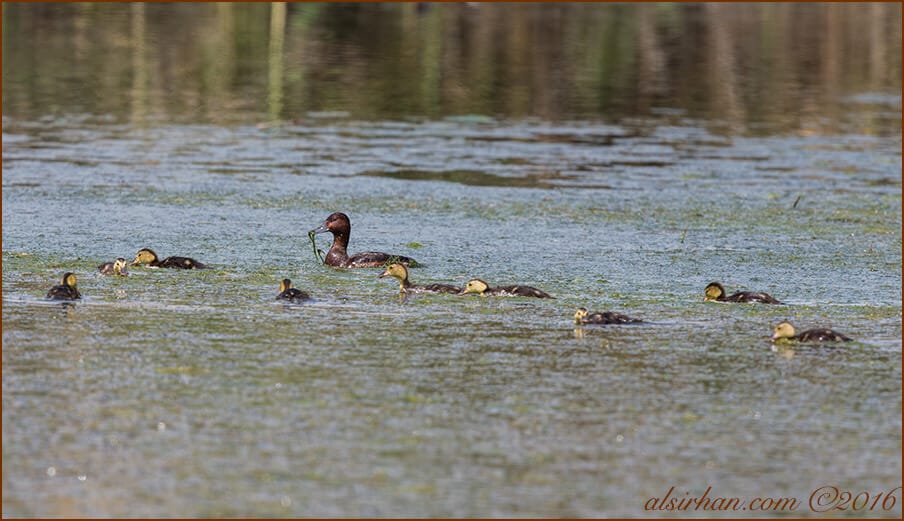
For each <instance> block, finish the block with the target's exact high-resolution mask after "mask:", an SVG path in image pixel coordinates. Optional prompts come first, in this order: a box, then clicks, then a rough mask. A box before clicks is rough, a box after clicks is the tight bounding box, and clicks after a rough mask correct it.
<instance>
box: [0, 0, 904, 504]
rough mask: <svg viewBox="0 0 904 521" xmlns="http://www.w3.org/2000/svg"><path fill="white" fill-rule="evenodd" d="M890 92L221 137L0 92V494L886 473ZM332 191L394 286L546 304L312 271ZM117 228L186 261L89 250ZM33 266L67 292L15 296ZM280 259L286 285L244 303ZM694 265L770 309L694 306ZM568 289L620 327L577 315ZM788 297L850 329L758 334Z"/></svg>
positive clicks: (760, 490) (266, 282) (481, 499)
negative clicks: (622, 317)
mask: <svg viewBox="0 0 904 521" xmlns="http://www.w3.org/2000/svg"><path fill="white" fill-rule="evenodd" d="M182 8H183V9H187V8H188V7H187V6H184V7H182ZM155 9H156V8H155ZM4 12H6V11H4ZM443 12H447V11H443ZM264 13H266V11H264ZM17 14H18V15H21V13H17ZM133 14H134V13H133ZM666 14H667V13H666ZM578 15H581V13H578ZM337 16H338V15H337ZM576 16H577V15H576ZM897 16H898V20H900V12H899V11H898V14H897ZM116 19H117V18H115V17H114V20H116ZM125 19H126V20H129V18H128V17H126V18H125ZM150 19H151V20H157V22H149V24H152V23H159V19H155V18H153V17H151V18H150ZM291 19H292V17H291V16H290V20H291ZM132 20H134V18H132ZM4 23H7V22H6V17H4ZM292 27H294V26H293V25H291V24H290V30H289V34H292V32H291V31H292V29H291V28H292ZM330 27H332V26H330ZM337 31H338V30H337ZM4 38H6V26H4ZM289 40H291V38H289ZM7 52H8V51H7V44H6V39H4V86H6V84H7V76H8V75H10V76H13V78H12V80H13V81H18V80H19V79H21V76H18V75H17V73H16V72H14V71H11V70H9V71H8V70H7V69H6V67H7V63H8V60H7ZM36 52H37V51H36ZM41 52H44V51H41ZM343 70H344V69H343ZM897 88H898V95H895V94H882V93H875V92H869V91H862V92H861V91H856V90H855V92H845V93H843V99H844V101H839V102H838V103H839V104H840V105H839V106H841V107H845V109H844V111H843V114H844V115H843V116H838V117H835V116H832V117H830V118H828V120H829V121H828V122H825V121H824V122H823V123H825V125H824V126H820V127H819V128H820V129H827V128H831V129H834V130H840V131H839V132H834V131H833V132H828V133H822V132H813V131H812V130H813V129H812V128H811V127H807V128H804V129H798V130H797V131H783V132H779V133H771V132H769V133H765V135H761V134H763V133H761V132H732V131H726V130H725V129H726V128H734V127H733V126H732V125H728V126H726V125H725V124H724V123H725V121H724V120H721V119H714V120H708V119H699V118H691V117H687V115H686V114H687V112H686V111H685V110H683V109H674V110H667V111H666V110H663V111H657V112H655V113H652V114H645V115H638V116H636V117H632V118H619V119H618V121H610V122H607V123H604V122H603V120H606V119H607V118H598V117H593V118H589V119H580V118H571V119H567V120H563V121H551V120H550V119H545V118H542V117H535V118H523V117H520V114H519V113H518V112H517V111H514V112H513V113H510V114H508V116H511V117H486V116H481V117H475V116H469V117H460V116H449V117H447V115H446V114H441V115H439V116H436V117H429V118H423V117H422V118H416V119H412V118H407V119H406V118H401V117H399V118H393V117H389V116H386V115H385V114H384V115H383V116H384V117H380V118H376V119H372V118H369V117H366V116H361V117H355V114H351V115H348V116H344V115H342V114H332V115H329V114H308V113H305V114H308V117H306V118H305V120H304V121H294V122H293V120H294V118H292V117H287V118H282V117H281V118H279V119H281V120H283V121H284V122H283V123H281V124H273V125H255V124H254V123H255V122H256V121H260V120H262V119H266V117H264V116H263V115H262V113H263V111H259V110H247V109H246V108H243V109H241V110H238V111H237V114H236V115H235V116H236V117H239V119H241V118H244V120H245V121H244V122H240V123H237V124H236V123H233V124H229V125H225V124H218V123H216V122H210V121H206V119H208V118H206V117H201V118H198V119H197V120H196V121H193V122H186V121H182V120H179V118H178V117H175V116H165V117H161V121H156V122H151V123H149V122H148V121H147V120H140V121H136V120H134V119H131V118H130V117H129V116H128V114H127V113H125V114H124V113H120V112H116V111H114V112H113V113H112V114H103V113H99V112H94V111H88V112H87V113H79V111H71V112H67V111H66V110H61V111H60V112H61V113H58V112H56V109H53V110H49V111H48V113H47V114H48V115H46V116H43V117H42V116H40V115H36V114H34V113H33V112H32V111H33V110H35V108H34V106H33V105H30V104H28V103H18V102H15V103H14V102H13V101H8V100H7V98H6V97H4V119H3V186H2V188H3V192H2V197H3V199H2V202H3V214H2V217H3V258H2V260H3V279H2V282H3V369H2V370H3V512H4V515H8V516H170V515H176V516H237V515H253V516H273V517H283V516H294V517H299V516H312V515H315V516H343V517H350V516H352V517H353V516H437V517H444V516H456V517H462V516H464V517H467V516H471V517H473V516H549V517H557V516H566V517H584V516H593V517H601V516H614V515H621V516H643V515H655V514H657V513H656V512H652V513H651V512H646V511H644V510H643V506H644V504H645V503H646V502H647V500H648V499H649V498H651V497H654V496H660V497H661V496H663V495H664V494H665V493H666V491H667V490H668V489H669V487H671V486H674V487H676V492H675V494H678V495H679V496H683V494H684V492H685V491H689V492H691V494H692V495H699V494H702V492H703V491H704V490H705V489H706V487H707V486H712V487H713V490H712V492H711V493H710V495H711V496H715V495H718V496H726V497H728V496H737V497H740V498H744V499H750V498H753V497H756V496H770V497H794V498H798V499H799V500H801V502H802V504H801V505H800V507H799V508H798V509H797V510H796V511H794V512H793V514H794V515H796V516H805V515H810V514H811V512H810V511H809V509H808V507H807V499H808V496H809V495H810V493H811V492H812V491H813V490H814V489H816V488H818V487H820V486H822V485H834V486H837V487H840V488H842V489H846V490H851V491H852V492H854V493H855V494H856V493H857V492H860V491H868V492H870V493H871V494H874V493H879V492H884V491H888V490H889V489H892V488H893V487H896V486H898V485H899V484H900V476H901V378H902V375H901V367H902V365H901V362H902V361H901V337H902V329H901V287H902V286H901V248H902V242H901V225H902V222H901V137H900V131H899V129H900V110H901V109H900V96H899V94H900V86H898V87H897ZM34 96H35V97H36V98H40V96H39V95H37V94H35V95H34ZM680 105H681V103H680V101H676V102H675V104H674V105H673V106H680ZM296 108H298V107H296ZM327 108H330V109H332V108H334V107H327ZM287 110H288V109H287ZM688 111H690V112H693V110H691V109H688ZM38 112H40V111H38ZM259 116H260V117H259ZM327 116H329V117H327ZM804 119H806V118H804ZM287 121H289V122H287ZM745 121H747V120H745ZM862 122H871V123H870V125H864V124H861V123H862ZM877 122H878V123H877ZM871 125H876V126H871ZM754 126H755V125H754ZM808 129H809V131H808ZM795 202H796V204H795ZM332 211H344V212H346V213H348V214H349V215H350V216H351V219H352V224H353V229H352V235H351V245H350V252H357V251H367V250H382V251H389V252H392V253H399V254H403V255H408V256H412V257H414V258H416V259H417V260H418V261H420V262H422V263H423V264H425V265H426V266H425V267H423V268H420V269H413V270H412V271H411V278H412V281H413V282H414V283H427V282H452V283H456V284H463V283H464V282H465V281H467V279H469V278H471V277H481V278H484V279H486V280H487V281H489V282H490V283H492V284H515V283H521V284H529V285H533V286H536V287H538V288H541V289H543V290H545V291H548V292H549V293H551V294H553V295H554V296H556V297H557V298H556V299H555V300H532V299H504V298H495V299H494V298H483V299H482V298H479V297H455V296H444V295H427V296H413V297H411V298H409V299H407V300H404V301H400V300H399V298H398V294H397V284H396V283H395V282H394V281H392V280H386V279H378V278H377V277H376V275H377V274H378V273H379V271H377V270H334V269H328V268H325V267H322V266H319V265H318V264H317V263H316V261H315V259H314V254H313V253H312V251H311V248H310V244H309V242H308V238H307V231H308V230H310V229H312V228H314V227H315V226H317V225H318V224H320V222H322V220H323V219H324V218H325V217H326V216H327V215H328V214H329V213H330V212H332ZM322 237H323V236H321V239H320V240H321V241H323V242H322V243H321V246H322V247H323V248H324V249H325V248H326V247H327V246H328V244H327V243H326V241H325V239H324V238H322ZM141 247H151V248H153V249H155V250H156V251H157V252H158V253H159V254H161V255H162V256H167V255H188V256H192V257H195V258H197V259H198V260H201V261H203V262H205V263H208V264H210V265H211V266H212V267H213V269H210V270H202V271H197V272H177V271H169V270H152V269H142V268H132V269H131V275H130V276H129V277H128V278H112V277H103V276H100V275H98V274H96V273H95V272H94V270H95V268H96V266H97V265H98V264H100V263H101V262H103V261H108V260H112V259H114V258H115V257H118V256H124V257H130V258H131V256H133V255H134V253H135V252H136V251H137V250H138V249H139V248H141ZM64 271H74V272H76V273H77V275H78V276H79V289H80V290H81V292H82V294H83V296H84V299H83V300H82V301H80V302H78V303H76V304H75V305H74V306H70V307H64V306H62V305H60V304H56V303H48V302H45V301H43V296H44V295H45V294H46V291H47V289H48V288H49V287H50V286H51V285H53V284H55V283H56V281H57V279H58V278H59V276H60V275H61V274H62V273H63V272H64ZM285 277H289V278H291V279H292V280H293V281H294V282H295V285H296V286H297V287H299V288H301V289H303V290H305V291H308V292H310V293H311V294H312V296H314V297H315V300H314V301H312V302H309V303H305V304H302V305H284V304H281V303H278V302H277V301H275V300H274V297H275V295H276V294H277V293H278V286H279V281H280V280H281V279H283V278H285ZM712 280H720V281H722V282H723V283H725V284H726V287H727V289H728V290H729V291H734V290H736V289H751V290H758V291H766V292H769V293H771V294H772V295H774V296H776V297H777V298H779V299H780V300H783V301H785V302H787V303H788V304H789V305H788V306H774V307H773V306H763V305H721V304H711V303H706V304H704V303H703V302H702V297H703V288H704V286H705V285H706V284H707V283H708V282H710V281H712ZM580 306H586V307H588V308H590V309H591V310H592V311H603V310H614V311H620V312H623V313H627V314H630V315H632V316H637V317H640V318H644V319H646V320H648V321H650V324H647V325H642V326H634V327H621V328H617V327H608V328H607V327H584V328H580V329H577V330H576V329H575V328H574V326H573V324H572V323H571V316H572V314H573V312H574V310H575V309H576V308H577V307H580ZM786 319H790V320H792V321H793V322H794V323H795V324H796V325H798V326H799V327H802V328H809V327H832V328H835V329H838V330H839V331H842V332H844V333H846V334H848V335H850V336H852V337H854V338H855V339H856V342H854V343H852V344H849V345H845V346H844V347H843V348H840V349H813V348H804V349H797V350H784V351H774V350H772V349H771V344H770V342H769V341H768V336H769V334H770V332H771V327H772V326H773V325H774V324H776V323H777V322H779V321H782V320H786ZM898 497H899V501H898V502H897V504H896V506H895V507H894V508H893V509H892V510H891V511H884V510H882V509H881V508H878V509H876V510H874V511H865V512H864V511H861V512H858V514H860V515H872V516H876V515H889V516H900V513H901V507H900V505H901V501H900V491H899V492H898ZM659 514H660V515H661V513H659ZM714 514H716V513H713V512H707V513H706V514H704V515H714ZM740 514H743V512H740ZM836 514H837V515H848V514H851V512H850V510H848V511H839V512H836ZM697 515H700V514H699V513H698V514H697Z"/></svg>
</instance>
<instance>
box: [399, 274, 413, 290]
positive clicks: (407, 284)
mask: <svg viewBox="0 0 904 521" xmlns="http://www.w3.org/2000/svg"><path fill="white" fill-rule="evenodd" d="M410 287H411V283H410V282H408V277H405V278H404V279H399V291H405V290H406V289H408V288H410Z"/></svg>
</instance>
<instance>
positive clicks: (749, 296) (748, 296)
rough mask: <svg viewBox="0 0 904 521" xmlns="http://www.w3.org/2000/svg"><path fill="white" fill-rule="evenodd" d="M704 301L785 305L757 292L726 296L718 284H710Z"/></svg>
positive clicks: (766, 294) (743, 292)
mask: <svg viewBox="0 0 904 521" xmlns="http://www.w3.org/2000/svg"><path fill="white" fill-rule="evenodd" d="M703 293H704V297H703V301H704V302H706V301H707V300H714V301H716V302H760V303H763V304H784V302H779V301H778V300H776V299H775V298H774V297H772V295H770V294H768V293H760V292H756V291H736V292H734V293H732V294H731V295H727V296H726V295H725V288H724V287H723V286H722V284H720V283H718V282H710V283H709V285H708V286H706V289H705V290H704V292H703Z"/></svg>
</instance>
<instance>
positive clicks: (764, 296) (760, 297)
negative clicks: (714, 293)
mask: <svg viewBox="0 0 904 521" xmlns="http://www.w3.org/2000/svg"><path fill="white" fill-rule="evenodd" d="M722 300H723V301H724V302H760V303H762V304H784V302H779V301H778V300H776V299H775V298H773V297H772V295H770V294H768V293H760V292H757V291H738V292H735V293H732V294H731V295H729V296H727V297H725V298H724V299H722Z"/></svg>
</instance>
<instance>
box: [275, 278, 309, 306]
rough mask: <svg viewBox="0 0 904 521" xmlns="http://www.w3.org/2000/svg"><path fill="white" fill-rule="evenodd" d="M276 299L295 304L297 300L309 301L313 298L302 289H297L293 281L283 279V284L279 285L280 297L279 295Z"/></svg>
mask: <svg viewBox="0 0 904 521" xmlns="http://www.w3.org/2000/svg"><path fill="white" fill-rule="evenodd" d="M276 298H277V299H282V300H288V301H292V302H294V301H296V300H307V299H309V298H311V296H310V295H308V294H307V293H305V292H304V291H301V290H300V289H295V287H294V286H293V285H292V281H291V280H289V279H283V280H282V282H280V283H279V295H277V296H276Z"/></svg>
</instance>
